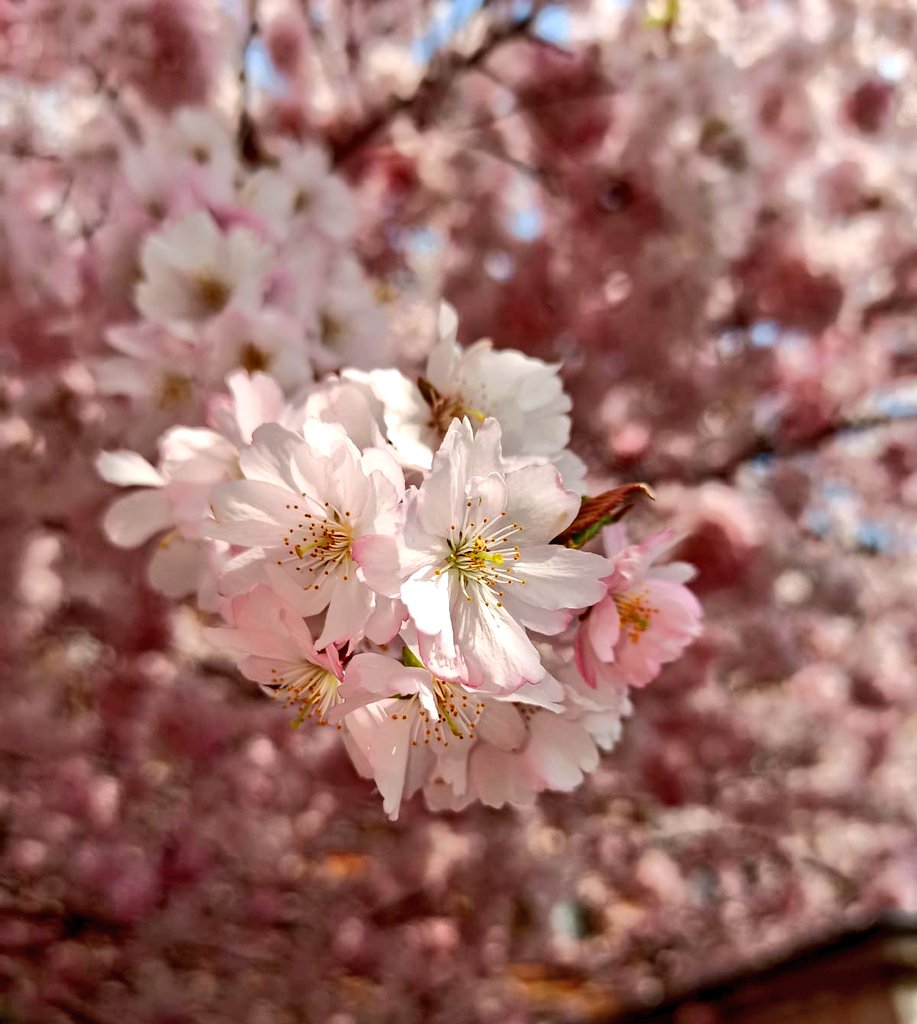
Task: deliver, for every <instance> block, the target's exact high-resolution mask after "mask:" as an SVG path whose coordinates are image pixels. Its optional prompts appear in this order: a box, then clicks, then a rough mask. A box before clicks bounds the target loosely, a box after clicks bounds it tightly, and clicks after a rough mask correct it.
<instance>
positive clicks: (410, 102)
mask: <svg viewBox="0 0 917 1024" xmlns="http://www.w3.org/2000/svg"><path fill="white" fill-rule="evenodd" d="M539 8H540V5H539V4H535V5H534V7H533V9H532V10H531V11H530V12H529V14H527V15H526V16H525V17H524V18H520V19H519V20H517V21H511V22H506V23H504V24H502V25H498V26H496V27H495V28H492V29H491V30H490V32H489V33H488V34H487V37H486V38H485V40H484V41H483V42H482V43H481V45H480V46H479V47H478V48H477V49H476V50H475V51H474V52H473V53H471V54H469V55H467V56H464V55H462V54H458V53H450V54H448V55H446V56H445V57H444V58H443V59H442V60H440V61H438V62H436V64H435V65H434V66H432V67H431V68H430V70H429V71H428V72H427V74H426V75H425V76H424V78H423V79H422V80H421V82H420V84H419V85H418V86H417V88H416V89H415V90H414V92H413V93H411V95H410V96H406V97H395V98H392V99H390V100H389V101H388V103H386V104H385V105H384V106H382V107H380V108H379V109H378V110H376V111H375V112H372V113H370V115H369V116H368V117H367V118H366V120H364V121H363V122H362V123H360V124H358V125H356V126H355V127H354V128H353V129H352V130H351V131H350V132H349V133H348V134H347V135H346V136H345V137H344V138H342V139H339V140H338V141H337V142H336V143H334V145H333V146H332V152H333V156H334V162H335V164H342V163H344V162H345V161H346V160H348V159H349V158H350V157H352V156H353V155H354V153H356V152H357V151H358V150H360V149H361V148H362V147H363V146H364V145H366V143H368V142H370V141H371V140H372V139H373V138H374V137H375V136H376V135H378V134H379V133H380V132H382V131H383V130H384V129H385V128H386V127H387V126H388V125H389V124H391V122H392V121H394V120H395V118H396V117H398V115H399V114H407V113H410V112H411V111H412V110H414V109H416V108H417V107H419V106H420V105H421V104H422V103H423V101H424V100H425V99H426V98H427V97H428V96H429V95H430V94H431V92H435V91H436V90H438V89H441V88H442V87H444V86H445V85H447V84H448V83H449V82H450V81H451V80H452V79H453V78H454V76H455V75H458V74H462V73H464V72H465V71H469V70H471V69H472V68H475V67H477V66H478V65H479V64H481V63H482V62H483V61H485V60H486V59H487V58H488V57H489V56H490V55H491V54H492V53H493V52H494V51H495V50H497V49H498V48H499V47H501V46H502V45H503V44H504V43H507V42H509V41H510V40H512V39H518V38H521V37H523V36H527V35H528V31H529V29H530V28H531V26H532V25H533V24H534V21H535V18H536V17H537V13H538V10H539Z"/></svg>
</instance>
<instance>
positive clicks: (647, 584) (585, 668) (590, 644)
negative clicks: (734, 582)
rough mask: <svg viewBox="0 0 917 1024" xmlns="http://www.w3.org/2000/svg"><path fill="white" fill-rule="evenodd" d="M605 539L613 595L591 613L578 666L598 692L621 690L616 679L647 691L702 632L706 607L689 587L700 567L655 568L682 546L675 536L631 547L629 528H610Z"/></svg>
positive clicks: (582, 631) (681, 564)
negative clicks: (607, 688) (602, 686)
mask: <svg viewBox="0 0 917 1024" xmlns="http://www.w3.org/2000/svg"><path fill="white" fill-rule="evenodd" d="M602 540H603V543H604V547H605V554H606V555H607V556H608V558H609V559H611V560H612V562H613V565H614V572H613V573H611V575H610V576H609V578H608V580H607V581H606V583H607V588H608V594H607V596H606V597H605V598H604V599H603V600H602V601H600V602H598V604H596V605H595V606H594V607H593V608H591V609H590V611H589V614H588V615H587V616H586V617H585V619H584V620H583V622H582V625H581V626H580V629H579V631H578V633H577V642H576V655H577V665H578V666H579V669H580V671H581V672H582V674H583V678H584V679H585V680H586V682H587V683H588V684H589V685H590V686H593V687H594V686H596V685H598V684H599V683H602V684H605V683H608V684H610V685H612V686H615V685H616V683H615V681H616V680H623V681H624V682H625V683H626V684H627V685H630V686H646V685H647V683H650V682H652V680H653V679H655V678H656V676H658V675H659V672H660V670H661V668H662V666H663V665H664V664H665V663H666V662H669V661H674V660H675V659H676V658H678V657H679V656H680V655H681V654H682V652H683V651H684V649H685V647H687V646H688V644H690V643H691V642H692V641H693V640H694V639H695V638H696V637H697V636H698V635H699V634H700V632H701V616H702V612H701V607H700V605H699V604H698V601H697V598H696V597H695V596H694V595H693V594H692V593H691V591H690V590H689V589H688V588H687V587H686V586H685V585H684V584H685V583H686V582H687V581H688V580H690V579H692V578H693V576H694V568H693V566H690V565H688V564H686V563H684V562H670V563H668V564H667V565H655V564H654V563H655V561H656V559H658V558H660V557H661V556H662V555H664V554H665V553H666V552H667V551H669V550H671V549H672V547H673V546H674V545H675V543H676V542H677V538H675V537H673V536H672V534H671V533H666V532H662V533H660V534H657V535H656V536H654V537H651V538H649V539H648V540H646V541H644V542H643V543H642V544H639V545H632V546H628V544H627V535H626V533H625V529H624V527H623V525H619V526H608V527H606V528H605V530H604V531H603V534H602ZM618 685H619V684H618Z"/></svg>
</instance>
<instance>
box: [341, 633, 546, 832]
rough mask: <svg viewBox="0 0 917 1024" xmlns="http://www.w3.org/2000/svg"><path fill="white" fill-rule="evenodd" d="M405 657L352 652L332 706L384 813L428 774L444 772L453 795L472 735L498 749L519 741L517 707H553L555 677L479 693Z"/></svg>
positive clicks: (392, 812) (463, 782)
mask: <svg viewBox="0 0 917 1024" xmlns="http://www.w3.org/2000/svg"><path fill="white" fill-rule="evenodd" d="M407 660H408V661H409V662H410V663H411V664H409V665H405V664H403V663H402V662H400V661H396V660H395V659H394V658H392V657H388V656H385V655H381V654H375V653H366V654H358V655H357V656H356V657H355V658H353V659H352V660H351V662H350V663H349V665H348V666H347V671H346V674H345V680H344V685H343V687H342V689H341V693H342V695H343V696H344V703H343V704H342V705H340V706H339V707H338V708H337V709H336V711H335V716H336V718H340V719H342V720H343V722H344V726H345V730H346V732H345V741H346V744H347V748H348V751H349V752H350V755H351V758H352V759H353V761H354V763H355V765H356V767H357V769H358V770H359V771H360V772H361V773H362V774H363V775H365V776H366V777H367V778H372V779H374V780H375V783H376V785H377V786H378V788H379V792H380V793H381V794H382V798H383V806H384V809H385V811H386V813H387V814H388V815H389V817H392V818H397V817H398V812H399V809H400V806H401V801H402V799H405V798H408V797H410V796H412V795H413V794H414V793H416V792H417V791H418V790H419V789H420V788H421V787H423V786H425V785H427V784H428V783H430V782H431V781H432V780H433V779H439V780H448V783H449V785H450V787H451V789H452V791H453V792H454V793H455V795H456V798H459V797H462V796H464V795H465V793H466V792H467V789H468V757H469V753H470V752H471V750H472V748H474V747H475V745H476V744H477V743H479V742H482V743H487V744H488V745H490V746H491V747H493V748H494V749H497V750H501V751H512V750H516V749H517V748H519V747H521V746H522V744H523V742H524V739H525V726H524V720H523V714H522V712H521V711H520V708H524V707H529V706H530V704H531V706H540V707H543V708H546V709H548V710H549V711H550V712H551V713H553V712H557V711H560V704H558V703H557V701H558V700H559V699H561V697H562V696H563V690H562V688H561V686H560V684H559V683H557V682H556V681H555V680H553V679H550V678H548V679H545V680H544V681H543V682H541V683H539V685H537V686H526V687H524V688H523V689H522V690H520V691H518V692H517V693H516V694H513V696H512V698H509V697H506V696H504V697H502V698H501V697H496V696H485V695H483V694H481V693H478V692H475V691H473V690H470V689H468V688H467V687H465V686H463V685H462V684H461V683H457V682H452V681H449V680H446V679H440V678H438V677H437V676H435V675H433V674H432V673H431V672H430V671H429V670H428V669H426V668H425V667H424V666H423V665H421V664H420V662H419V661H418V659H417V658H416V656H414V655H413V653H411V654H410V655H409V657H408V658H407Z"/></svg>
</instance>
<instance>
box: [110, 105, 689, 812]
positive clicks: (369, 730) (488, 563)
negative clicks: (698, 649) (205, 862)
mask: <svg viewBox="0 0 917 1024" xmlns="http://www.w3.org/2000/svg"><path fill="white" fill-rule="evenodd" d="M132 156H133V157H134V158H135V160H134V162H132V161H131V159H128V160H127V165H128V168H129V174H128V181H129V184H130V187H131V189H133V190H134V193H135V196H134V201H136V195H140V194H142V195H143V196H144V197H145V198H144V203H145V209H146V210H147V212H148V213H149V212H151V211H152V212H153V213H155V215H156V218H157V220H156V223H155V225H152V226H151V229H150V231H149V233H148V234H147V235H146V237H145V240H144V242H143V244H142V246H141V248H140V259H139V262H140V267H139V275H138V280H137V283H136V286H135V291H134V300H135V305H136V308H137V311H138V313H139V316H138V317H137V318H136V319H134V320H133V321H131V322H129V323H126V324H124V325H120V326H117V327H115V328H112V329H110V330H109V332H108V336H107V340H108V342H109V345H110V346H111V347H112V348H114V349H116V350H117V351H118V353H119V354H118V355H112V356H108V357H104V358H101V359H99V360H98V361H97V364H96V376H97V380H98V381H99V382H100V385H101V386H102V387H103V389H105V390H108V391H109V392H111V393H116V394H122V395H124V396H126V397H127V398H128V399H129V400H132V401H135V402H139V403H143V402H146V403H148V404H150V403H152V404H154V405H155V406H156V407H158V409H159V410H160V411H161V412H163V413H165V415H166V416H167V417H171V418H172V420H173V421H172V422H170V423H169V425H168V426H167V428H166V429H165V430H164V432H163V433H162V434H161V436H160V437H159V440H158V452H159V454H158V459H157V460H156V464H155V465H154V464H153V462H151V461H149V460H148V459H147V458H145V457H144V456H143V455H142V454H141V453H139V452H136V451H132V450H128V449H117V450H111V451H105V452H102V453H101V454H100V455H99V458H98V461H97V468H98V471H99V473H100V474H101V475H102V477H103V478H104V479H105V480H107V481H108V482H110V483H112V484H116V485H119V486H121V487H125V488H130V490H129V493H127V494H125V495H124V496H122V497H120V498H119V499H117V500H116V501H115V502H114V503H113V504H112V505H111V507H110V508H109V509H108V511H107V513H106V515H105V520H104V528H105V532H106V535H107V536H108V538H109V540H110V541H111V542H112V543H114V544H116V545H118V546H121V547H136V546H139V545H141V544H143V543H145V542H146V541H148V540H150V539H152V538H155V544H154V547H153V553H152V555H151V558H150V562H149V569H148V577H149V582H150V584H151V585H152V586H153V587H154V588H155V589H157V590H159V591H160V592H162V593H163V594H165V595H167V596H168V597H171V598H174V599H176V600H178V599H184V598H188V597H191V596H194V598H195V600H196V601H197V603H198V605H199V607H200V609H201V610H202V611H203V612H204V613H207V614H210V615H212V616H213V617H214V619H215V620H216V618H217V616H219V617H220V618H222V620H223V624H222V625H220V626H214V627H211V628H209V629H208V630H207V636H208V639H209V640H210V641H211V642H212V644H213V646H214V648H215V650H216V651H217V652H219V653H223V654H227V655H229V656H230V657H232V658H233V660H234V661H235V662H236V664H237V666H238V668H239V670H240V672H241V673H242V674H243V675H245V676H246V677H247V678H249V679H251V680H252V681H254V682H256V683H258V684H260V686H261V687H262V689H263V690H264V691H265V692H266V693H268V694H270V695H271V696H272V697H274V698H276V699H277V700H279V701H281V702H283V703H285V704H287V705H288V706H289V707H290V709H291V716H292V717H293V719H294V723H295V724H300V723H303V722H305V721H306V720H311V721H312V722H314V723H316V724H319V725H333V726H336V727H337V728H338V729H339V730H340V731H341V733H342V736H343V740H344V743H345V745H346V748H347V751H348V753H349V754H350V757H351V759H352V761H353V763H354V765H355V767H356V769H357V770H358V771H359V772H360V773H361V774H363V775H365V776H366V777H368V778H372V779H373V780H374V781H375V783H376V785H377V787H378V789H379V791H380V793H381V795H382V798H383V802H384V807H385V810H386V812H387V813H388V814H389V815H390V816H391V817H397V815H398V812H399V808H400V805H401V802H402V800H403V799H405V798H408V797H410V796H411V795H412V794H414V793H416V792H418V791H421V790H422V791H423V793H424V796H425V799H426V801H427V803H428V805H429V806H430V807H432V808H434V809H460V808H462V807H465V806H467V805H468V804H469V803H471V802H473V801H476V800H479V801H481V802H483V803H485V804H488V805H490V806H496V807H499V806H503V805H505V804H513V805H517V806H524V805H527V804H530V803H531V802H532V800H533V799H534V796H535V794H536V793H538V792H541V791H543V790H561V791H567V790H571V789H573V788H574V787H576V786H577V785H578V784H579V783H580V782H581V781H582V779H583V776H584V774H585V773H588V772H590V771H591V770H593V769H594V768H595V767H596V765H597V763H598V757H599V751H600V750H607V749H610V748H611V747H612V746H613V745H614V743H615V741H616V740H617V738H618V735H619V732H620V728H621V720H622V718H623V717H624V716H625V715H626V714H627V713H628V712H629V710H630V703H629V700H628V690H629V688H630V687H632V686H644V685H646V684H647V683H649V682H650V681H651V680H652V679H653V678H655V676H656V675H657V674H658V673H659V671H660V669H661V666H662V665H663V664H664V663H666V662H669V661H672V660H674V659H676V658H677V657H678V656H679V655H680V654H681V652H682V650H683V649H684V648H685V647H686V646H687V645H688V644H689V643H690V642H691V641H692V639H693V638H694V637H695V636H697V634H698V633H699V631H700V618H701V613H700V608H699V606H698V604H697V601H696V600H695V598H694V597H693V595H692V594H691V592H690V591H689V590H688V589H687V588H686V586H685V583H686V581H687V580H689V579H690V577H691V575H692V569H691V567H690V566H687V565H685V564H682V563H672V564H668V565H662V566H658V565H656V564H655V563H656V561H657V560H658V559H659V558H660V557H661V556H662V555H663V554H664V552H665V551H666V550H667V549H668V548H669V547H671V546H672V543H673V538H672V537H670V536H669V535H668V533H667V532H663V533H662V534H659V535H657V536H656V537H652V538H650V539H649V540H647V541H646V542H645V543H643V544H639V545H633V544H630V543H629V542H628V539H627V537H626V535H625V533H624V530H623V527H622V526H621V525H620V524H617V525H608V526H606V527H605V529H604V532H603V534H602V536H601V541H602V543H603V545H604V547H603V548H602V550H600V551H589V550H580V548H579V545H578V544H576V545H574V544H572V543H571V542H569V541H568V542H567V543H565V542H564V538H565V537H568V534H565V531H567V530H568V528H569V527H570V526H571V524H572V523H573V522H574V520H575V519H576V518H577V515H578V513H580V509H581V499H580V495H581V494H582V492H583V490H584V487H585V483H584V466H583V463H582V462H581V461H580V460H579V459H578V458H577V457H576V456H575V455H574V454H573V453H572V452H571V451H570V450H569V449H568V447H567V445H568V441H569V436H570V408H571V403H570V399H569V398H568V396H567V395H566V394H565V393H564V390H563V387H562V383H561V380H560V377H559V372H558V370H559V368H558V367H557V366H556V365H550V364H547V363H544V362H542V361H540V360H538V359H533V358H531V357H528V356H525V355H523V354H522V353H519V352H515V351H508V350H497V349H495V348H494V347H493V346H492V344H491V343H490V342H489V341H486V340H483V341H479V342H477V343H476V344H474V345H472V346H470V347H467V348H462V347H461V346H460V345H459V344H458V342H457V322H456V317H455V314H454V312H453V310H452V309H451V307H449V306H447V305H443V307H442V311H441V313H440V318H439V328H438V335H437V338H436V339H435V341H434V343H433V344H432V347H431V349H430V351H429V355H428V358H427V361H426V366H425V369H424V372H423V374H422V375H418V374H415V375H413V376H411V375H410V374H408V373H405V372H403V371H402V370H401V369H399V368H396V367H395V366H392V365H391V363H392V362H393V361H394V360H393V359H392V358H390V355H389V353H390V347H389V346H387V345H386V341H385V338H386V320H385V313H384V310H383V307H382V305H381V303H380V302H379V301H378V300H377V298H376V297H375V296H374V294H373V292H372V289H371V287H370V285H369V283H368V278H367V276H366V275H365V273H364V271H363V270H362V269H361V267H360V265H359V263H358V261H357V260H356V259H355V258H354V257H353V256H352V255H351V254H350V253H349V252H348V249H347V243H348V240H349V238H350V237H351V235H352V233H353V231H354V230H355V224H356V220H355V217H356V214H355V203H354V200H353V197H352V195H351V193H350V191H349V189H348V187H347V186H346V185H345V184H344V182H343V181H342V180H341V179H340V178H338V177H337V176H336V175H335V174H334V173H333V172H332V171H331V169H330V167H329V164H328V161H327V159H326V158H325V156H324V154H323V153H322V151H320V150H319V149H317V148H314V147H306V148H303V147H294V146H289V147H288V148H286V149H284V150H283V151H282V152H281V153H280V155H279V157H278V158H277V160H276V161H274V162H273V163H272V165H271V166H269V167H267V168H261V169H259V170H256V171H253V172H252V171H249V170H247V169H246V168H244V167H241V166H240V165H239V163H238V160H237V158H236V157H235V154H234V150H233V148H232V140H230V139H229V137H228V135H227V134H226V133H225V132H224V131H223V130H222V129H221V126H220V125H219V123H218V122H217V121H215V120H214V119H213V118H211V117H209V116H208V115H204V114H201V113H199V112H195V111H190V110H185V111H182V112H180V113H179V114H178V115H177V116H176V117H175V118H173V119H172V120H171V121H170V122H169V123H168V124H166V125H165V126H164V128H163V130H162V131H161V132H159V133H158V134H155V135H154V136H153V138H152V141H151V142H148V143H146V144H145V145H144V147H142V148H139V149H138V150H137V151H136V152H135V153H134V154H132ZM195 402H197V403H198V404H200V405H202V407H203V409H204V411H205V419H206V423H207V425H206V426H185V425H183V424H182V423H181V422H180V419H179V417H180V416H181V415H182V410H183V409H185V410H187V409H188V408H193V406H194V404H195ZM593 532H596V531H593Z"/></svg>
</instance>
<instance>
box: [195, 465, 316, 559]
mask: <svg viewBox="0 0 917 1024" xmlns="http://www.w3.org/2000/svg"><path fill="white" fill-rule="evenodd" d="M210 504H211V507H212V509H213V514H214V516H215V517H216V522H209V523H205V524H204V534H205V536H208V537H214V538H216V539H218V540H227V541H229V542H230V543H231V544H241V545H242V546H243V547H274V548H279V547H280V546H281V545H282V544H283V538H284V536H289V531H290V528H291V527H296V526H297V524H298V523H299V516H298V511H297V510H296V509H294V508H293V507H292V506H293V505H294V504H296V501H295V496H294V495H293V493H292V492H291V491H287V490H283V489H281V488H280V487H275V486H274V485H273V484H267V483H262V482H261V481H259V480H231V481H229V482H228V483H224V484H219V485H218V486H217V487H215V488H214V489H213V493H212V494H211V496H210Z"/></svg>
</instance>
